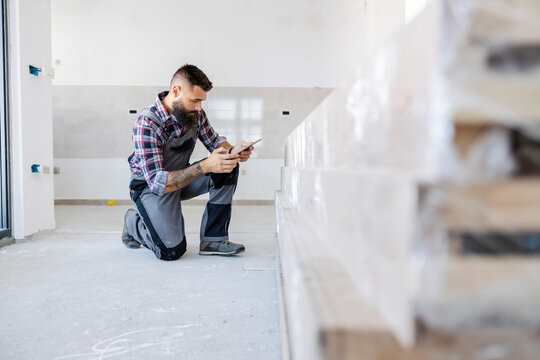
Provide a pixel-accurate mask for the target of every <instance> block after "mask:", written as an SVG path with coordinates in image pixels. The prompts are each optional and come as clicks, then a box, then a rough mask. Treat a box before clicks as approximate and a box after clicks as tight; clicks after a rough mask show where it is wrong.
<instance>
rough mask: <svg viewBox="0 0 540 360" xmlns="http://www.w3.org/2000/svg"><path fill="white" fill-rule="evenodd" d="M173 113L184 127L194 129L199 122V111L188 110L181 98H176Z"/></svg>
mask: <svg viewBox="0 0 540 360" xmlns="http://www.w3.org/2000/svg"><path fill="white" fill-rule="evenodd" d="M172 110H173V115H174V117H175V118H176V120H177V121H178V123H179V124H180V126H182V127H183V128H186V129H188V130H190V129H193V128H194V127H195V126H197V124H198V123H199V120H198V118H197V111H186V108H185V107H184V104H182V102H181V100H176V101H175V102H173V104H172Z"/></svg>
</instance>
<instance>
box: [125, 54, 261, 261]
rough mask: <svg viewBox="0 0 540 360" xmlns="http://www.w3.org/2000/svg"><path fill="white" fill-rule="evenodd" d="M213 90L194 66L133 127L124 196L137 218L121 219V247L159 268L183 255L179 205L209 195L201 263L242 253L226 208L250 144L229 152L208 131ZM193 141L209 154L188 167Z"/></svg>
mask: <svg viewBox="0 0 540 360" xmlns="http://www.w3.org/2000/svg"><path fill="white" fill-rule="evenodd" d="M211 89H212V83H211V82H210V80H208V77H207V76H206V75H205V74H204V73H203V72H202V71H201V70H200V69H199V68H197V67H196V66H194V65H187V64H186V65H184V66H182V67H181V68H180V69H178V70H177V71H176V73H175V74H174V75H173V77H172V80H171V84H170V89H169V91H164V92H162V93H160V94H158V96H157V98H156V101H155V102H154V104H153V105H151V106H149V107H147V108H145V109H143V110H142V112H141V114H140V116H139V117H138V118H137V120H136V121H135V123H134V125H133V134H132V139H133V143H134V146H135V151H134V152H133V154H132V155H131V156H130V157H129V159H128V161H129V165H130V169H131V182H130V186H129V187H130V194H131V199H132V200H133V202H134V203H135V205H136V207H137V210H135V209H129V210H128V211H127V212H126V214H125V215H124V230H123V232H122V241H123V242H124V244H125V245H126V246H127V247H128V248H139V247H141V245H143V246H145V247H146V248H148V249H150V250H152V251H153V252H154V254H155V255H156V257H157V258H158V259H161V260H176V259H178V258H180V257H181V256H182V255H183V254H184V253H185V252H186V236H185V228H184V218H183V216H182V206H181V202H182V200H188V199H191V198H193V197H195V196H198V195H200V194H204V193H207V192H208V193H209V196H210V199H209V200H208V203H207V204H206V208H205V210H204V215H203V218H202V222H201V233H200V240H201V242H200V248H199V254H201V255H225V256H229V255H236V254H239V253H241V252H243V251H244V250H245V248H244V246H243V245H240V244H234V243H232V242H230V241H229V235H228V228H229V222H230V219H231V204H232V198H233V195H234V191H235V189H236V184H237V181H238V163H239V162H244V161H247V160H248V159H249V157H250V155H251V150H253V147H250V148H249V149H248V150H246V151H243V152H241V153H240V154H235V153H236V152H238V151H239V150H241V149H243V148H245V147H246V146H248V145H249V144H250V143H244V142H241V143H239V144H238V145H236V146H234V147H233V146H232V145H230V144H229V143H228V142H227V139H226V138H225V137H223V136H219V134H218V133H217V132H216V131H215V130H214V129H213V128H212V126H211V125H210V122H209V121H208V118H207V117H206V114H205V112H204V110H203V109H202V102H203V101H205V100H206V96H207V93H208V92H209V91H210V90H211ZM197 138H198V139H199V140H200V141H201V142H202V143H203V144H204V146H205V147H206V148H207V149H208V151H209V152H211V154H210V155H209V156H208V158H206V159H204V160H202V161H199V162H196V163H194V164H190V158H191V154H192V153H193V149H194V148H195V143H196V141H197Z"/></svg>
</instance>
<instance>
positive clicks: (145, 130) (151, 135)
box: [129, 91, 227, 195]
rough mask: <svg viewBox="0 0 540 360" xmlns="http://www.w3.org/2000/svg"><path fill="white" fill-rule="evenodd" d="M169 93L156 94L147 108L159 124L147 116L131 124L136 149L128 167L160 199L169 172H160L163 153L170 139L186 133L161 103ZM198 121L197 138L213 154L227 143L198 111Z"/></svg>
mask: <svg viewBox="0 0 540 360" xmlns="http://www.w3.org/2000/svg"><path fill="white" fill-rule="evenodd" d="M167 93H168V91H163V92H161V93H159V94H158V96H157V98H156V101H155V102H154V104H153V105H151V106H150V107H149V110H150V111H152V112H153V113H154V114H156V115H157V117H158V119H159V120H160V121H159V122H155V121H153V120H151V119H149V118H148V117H146V116H143V115H140V116H139V117H138V118H137V120H135V123H134V124H133V134H132V136H131V138H132V139H133V143H134V145H135V153H134V156H133V157H132V159H131V161H130V163H129V166H130V169H131V174H132V178H133V179H140V180H142V179H144V180H146V182H147V183H148V186H149V187H150V191H152V192H153V193H154V194H156V195H163V193H164V192H165V185H166V183H167V176H168V174H169V172H168V171H165V170H164V169H163V154H162V152H163V149H164V148H165V145H166V144H167V141H168V140H169V138H171V137H180V136H182V135H183V134H184V133H185V132H186V129H184V128H182V127H181V126H180V124H179V123H178V122H177V121H176V119H175V118H174V117H172V116H171V115H170V114H169V113H168V111H167V109H165V107H164V106H163V104H162V103H161V100H162V99H163V98H164V97H165V96H167ZM197 118H198V120H199V125H198V127H199V134H198V138H199V140H201V142H202V143H203V144H204V146H205V147H206V148H207V149H208V151H210V152H212V151H214V149H216V148H217V147H218V146H219V145H220V144H221V143H223V142H225V141H227V139H226V138H225V137H223V136H219V134H218V133H217V132H215V131H214V129H213V128H212V126H211V125H210V123H209V122H208V118H207V117H206V113H205V112H204V111H203V110H201V111H200V112H199V114H198V116H197Z"/></svg>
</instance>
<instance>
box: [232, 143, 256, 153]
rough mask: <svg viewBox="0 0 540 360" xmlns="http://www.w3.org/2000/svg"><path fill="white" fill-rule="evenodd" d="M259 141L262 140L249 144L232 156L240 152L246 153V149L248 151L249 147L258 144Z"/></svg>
mask: <svg viewBox="0 0 540 360" xmlns="http://www.w3.org/2000/svg"><path fill="white" fill-rule="evenodd" d="M261 140H262V139H259V140H257V141H254V142H252V143H251V144H249V145H248V146H246V147H245V148H243V149H240V151H238V152H235V153H233V154H240V153H241V152H242V151H246V150H247V149H249V148H250V147H252V146H253V145H255V144H256V143H258V142H259V141H261Z"/></svg>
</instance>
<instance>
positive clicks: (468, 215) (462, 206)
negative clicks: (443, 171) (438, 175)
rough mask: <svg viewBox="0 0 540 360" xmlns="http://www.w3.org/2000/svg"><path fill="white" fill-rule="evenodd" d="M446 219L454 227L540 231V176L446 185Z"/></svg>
mask: <svg viewBox="0 0 540 360" xmlns="http://www.w3.org/2000/svg"><path fill="white" fill-rule="evenodd" d="M445 190H446V193H447V204H446V209H445V215H446V219H447V221H448V224H449V227H450V229H451V230H455V231H473V232H475V231H477V232H486V231H487V232H490V231H502V232H518V231H530V232H540V220H539V219H540V178H539V177H531V178H516V179H512V180H508V181H501V182H496V183H489V184H479V185H468V186H447V187H446V188H445Z"/></svg>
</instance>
